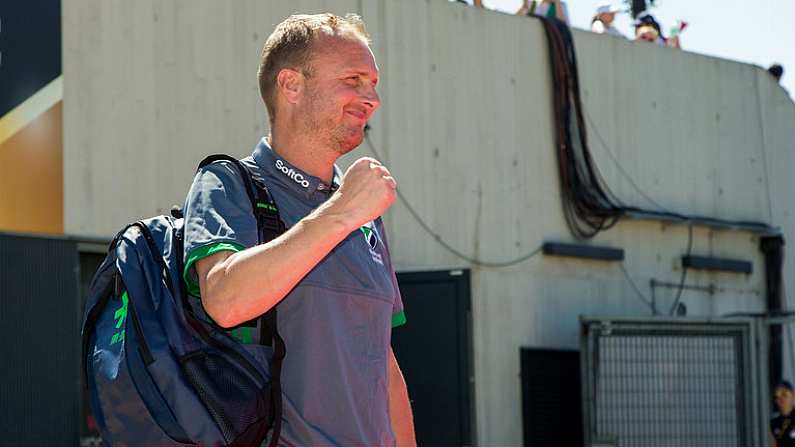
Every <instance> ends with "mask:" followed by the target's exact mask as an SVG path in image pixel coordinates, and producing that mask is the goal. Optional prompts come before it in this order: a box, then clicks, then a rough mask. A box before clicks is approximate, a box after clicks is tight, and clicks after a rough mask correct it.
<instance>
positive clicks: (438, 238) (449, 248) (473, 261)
mask: <svg viewBox="0 0 795 447" xmlns="http://www.w3.org/2000/svg"><path fill="white" fill-rule="evenodd" d="M369 130H370V126H369V124H368V125H367V126H366V127H365V134H364V139H365V141H367V146H369V147H370V150H371V151H372V152H373V155H375V156H376V158H378V159H380V160H382V158H381V154H379V153H378V151H377V150H376V149H375V146H374V145H373V142H372V141H371V140H370V134H369ZM396 192H397V196H398V199H399V200H400V201H401V203H403V205H404V206H405V207H406V209H407V210H408V211H409V213H410V214H411V216H412V217H414V220H416V221H417V223H418V224H419V225H420V227H422V229H423V230H425V232H426V233H428V234H429V235H431V237H433V239H434V240H435V241H436V242H437V243H438V244H439V245H441V246H442V247H444V248H445V249H446V250H447V251H449V252H450V253H452V254H454V255H455V256H457V257H459V258H461V259H463V260H465V261H467V262H469V263H471V264H473V265H477V266H481V267H494V268H499V267H510V266H512V265H516V264H519V263H522V262H524V261H526V260H528V259H530V258H532V257H533V256H535V255H537V254H539V253H541V246H538V247H537V248H536V249H534V250H532V251H530V252H529V253H526V254H524V255H521V256H519V257H517V258H514V259H512V260H510V261H500V262H495V261H484V260H481V259H478V258H473V257H471V256H467V255H465V254H464V253H462V252H461V251H459V250H457V249H456V248H455V247H453V246H452V245H450V244H448V243H447V242H445V241H444V239H442V236H441V235H439V233H437V232H435V231H433V229H432V228H431V227H430V225H428V224H427V223H426V222H425V220H424V219H423V218H422V217H421V216H420V215H419V213H417V211H416V210H415V209H414V207H413V206H411V203H409V201H408V199H406V197H405V196H403V193H401V192H400V189H397V191H396Z"/></svg>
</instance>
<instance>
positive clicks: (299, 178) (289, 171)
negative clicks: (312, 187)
mask: <svg viewBox="0 0 795 447" xmlns="http://www.w3.org/2000/svg"><path fill="white" fill-rule="evenodd" d="M276 169H278V170H280V171H282V172H283V173H284V175H286V176H287V177H290V178H291V179H293V181H295V183H298V184H299V185H301V186H303V187H304V188H309V180H307V179H305V178H304V176H303V174H301V173H300V172H295V169H293V168H288V167H287V166H285V165H284V162H282V161H281V160H276Z"/></svg>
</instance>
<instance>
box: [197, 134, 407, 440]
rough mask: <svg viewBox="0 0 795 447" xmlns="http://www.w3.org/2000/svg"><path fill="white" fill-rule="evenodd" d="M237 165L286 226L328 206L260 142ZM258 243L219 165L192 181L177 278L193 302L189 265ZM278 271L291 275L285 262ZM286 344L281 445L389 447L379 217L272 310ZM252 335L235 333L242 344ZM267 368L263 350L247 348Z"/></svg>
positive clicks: (388, 277)
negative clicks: (260, 182)
mask: <svg viewBox="0 0 795 447" xmlns="http://www.w3.org/2000/svg"><path fill="white" fill-rule="evenodd" d="M243 162H244V163H246V164H247V165H248V166H250V167H252V168H254V169H255V170H256V171H257V172H258V173H259V174H260V175H261V176H262V178H264V180H265V182H266V184H267V185H268V189H269V191H270V192H271V195H272V196H273V200H274V201H275V202H276V205H277V206H278V208H279V213H280V214H281V218H282V220H283V221H284V223H285V224H286V225H287V226H288V227H291V226H293V225H295V224H296V223H297V222H298V221H299V220H301V219H302V218H304V217H305V216H306V215H308V214H309V213H310V212H311V211H312V210H314V209H315V208H317V207H318V206H319V205H320V204H321V203H323V202H324V201H326V200H327V199H328V198H329V197H330V196H331V194H332V193H333V190H335V189H336V186H337V185H338V182H339V170H338V169H337V168H336V167H335V176H334V177H335V181H334V182H333V185H326V184H324V183H323V182H322V181H320V179H318V178H317V177H313V176H310V175H308V174H306V173H305V172H303V171H301V170H300V169H298V168H297V167H295V166H292V165H290V164H289V163H288V162H287V161H285V160H284V159H282V158H281V157H279V156H278V155H277V154H276V153H275V152H274V151H273V150H272V149H271V148H270V147H269V146H268V144H267V143H266V142H265V139H263V140H262V141H260V143H259V144H258V145H257V147H256V148H255V149H254V153H253V154H252V156H250V157H247V158H245V159H243ZM256 243H257V224H256V221H255V218H254V214H253V211H252V209H251V202H250V201H249V198H248V196H247V195H246V192H245V189H244V184H243V181H242V180H241V179H240V178H239V176H238V174H237V171H236V170H235V168H234V166H232V165H231V164H230V163H228V162H220V163H215V164H213V165H210V166H208V167H206V168H204V169H202V170H201V171H200V172H199V173H197V174H196V177H195V179H194V181H193V185H192V186H191V189H190V192H189V193H188V197H187V199H186V204H185V260H186V263H185V264H186V267H185V280H186V283H187V284H188V289H189V291H190V292H191V294H193V295H196V296H198V294H199V290H198V286H197V281H196V273H195V269H194V268H193V267H194V264H195V262H196V261H197V260H199V259H201V258H203V257H205V256H209V255H211V254H213V253H216V252H218V251H224V250H228V251H240V250H243V249H245V248H248V247H252V246H254V245H256ZM283 267H284V268H290V267H289V266H287V265H285V266H283ZM278 311H279V312H278V325H279V332H280V333H281V335H282V337H283V338H284V341H285V345H286V347H287V356H286V357H285V359H284V362H283V366H282V373H281V380H282V391H283V394H284V399H283V402H284V420H283V425H282V434H281V441H280V443H279V445H280V446H290V447H293V446H295V447H308V446H313V447H314V446H335V447H336V446H346V447H350V446H363V447H364V446H366V447H373V446H389V447H392V446H393V445H394V444H395V439H394V435H393V433H392V428H391V424H390V420H389V414H388V396H387V354H388V352H389V347H390V339H391V329H392V327H393V326H397V325H400V324H403V323H404V322H405V316H404V314H403V303H402V301H401V298H400V291H399V290H398V286H397V280H396V278H395V272H394V269H393V268H392V262H391V260H390V257H389V251H388V247H387V244H386V239H385V233H384V228H383V224H382V222H381V219H380V218H379V219H377V220H376V221H374V222H371V223H369V224H367V225H365V226H363V227H362V228H360V229H357V230H356V231H354V232H352V233H351V234H350V235H348V237H347V238H345V240H344V241H342V242H341V243H340V244H339V245H338V246H337V247H336V248H334V250H332V252H331V253H330V254H329V255H328V256H326V257H325V258H324V259H323V260H322V261H320V263H319V264H318V265H317V266H316V267H315V268H314V269H312V270H311V271H310V272H309V274H307V275H306V276H305V277H304V279H302V280H301V282H299V283H298V285H297V286H296V287H295V288H294V289H293V290H292V291H291V292H290V293H289V294H287V296H286V297H285V298H284V300H282V301H281V302H280V303H279V304H278ZM253 331H255V330H254V329H250V328H239V329H237V330H236V331H235V332H234V335H236V336H237V337H238V338H239V339H240V340H241V341H243V342H244V343H251V342H252V341H255V340H258V338H257V336H256V335H255V334H254V333H253ZM247 347H248V348H250V349H249V350H250V351H252V352H255V353H257V352H259V353H260V355H257V357H258V359H259V360H260V361H262V362H264V364H267V362H268V359H269V355H270V351H269V350H267V348H265V347H261V346H255V345H248V346H247Z"/></svg>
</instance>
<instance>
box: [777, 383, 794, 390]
mask: <svg viewBox="0 0 795 447" xmlns="http://www.w3.org/2000/svg"><path fill="white" fill-rule="evenodd" d="M776 388H784V389H785V390H787V391H790V392H792V391H793V389H792V384H791V383H789V382H788V381H786V380H782V381H781V382H779V383H778V385H776Z"/></svg>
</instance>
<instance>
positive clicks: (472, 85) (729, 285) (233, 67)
mask: <svg viewBox="0 0 795 447" xmlns="http://www.w3.org/2000/svg"><path fill="white" fill-rule="evenodd" d="M327 10H329V11H333V12H336V13H345V12H358V13H360V14H362V15H363V17H364V19H365V21H366V22H367V24H368V28H369V30H370V32H371V34H372V37H373V49H374V52H375V54H376V58H377V60H378V63H379V66H380V69H381V78H382V80H381V82H382V83H381V87H380V93H381V95H382V99H383V105H382V108H381V110H380V111H379V112H377V114H376V115H375V117H374V118H373V120H372V122H371V124H372V126H373V130H372V133H371V136H372V140H373V143H374V145H375V147H376V149H377V150H378V152H379V153H380V155H381V158H382V161H383V162H384V163H385V164H386V165H387V166H388V167H389V168H390V169H391V171H392V172H393V174H394V175H395V177H396V178H397V180H398V183H399V188H400V191H401V192H402V194H403V195H404V196H405V197H406V199H407V200H408V202H409V203H410V205H411V206H412V207H413V208H414V209H416V211H417V213H418V214H419V215H420V216H422V218H423V219H424V221H425V222H426V223H427V225H428V226H430V227H431V228H432V229H433V231H434V232H436V233H437V234H438V235H439V237H440V238H441V240H443V241H444V242H445V243H447V244H449V245H451V246H452V247H454V248H455V249H457V250H459V251H461V252H463V253H465V254H467V255H468V256H469V257H472V258H476V259H479V260H485V261H505V260H510V259H514V258H517V257H520V256H522V255H523V254H526V253H529V252H531V251H533V250H535V249H536V248H537V247H539V246H540V244H541V243H542V242H543V241H570V240H571V239H572V237H571V235H570V233H569V231H568V229H567V227H566V225H565V221H564V217H563V214H562V212H561V202H560V188H559V182H558V176H557V166H556V161H555V153H554V146H553V143H554V141H553V122H552V114H551V107H552V105H551V95H550V87H551V85H550V84H551V83H550V75H549V65H548V55H547V50H546V38H545V36H544V33H543V29H542V27H541V25H540V23H539V22H538V21H536V20H533V19H529V18H523V17H514V16H509V15H504V14H500V13H495V12H491V11H485V10H478V9H474V8H467V7H464V6H462V5H460V4H456V3H448V2H446V1H442V0H435V1H430V0H428V1H420V0H402V1H398V0H370V1H353V0H351V1H346V0H328V1H323V0H300V1H291V2H276V1H255V0H243V1H239V2H235V3H234V6H233V7H232V6H230V4H228V3H220V2H214V1H210V0H192V1H188V0H167V1H166V0H164V1H155V0H143V1H138V2H135V3H131V2H123V1H120V0H113V1H101V0H88V1H83V2H65V3H64V5H63V21H64V24H63V29H64V67H63V72H64V79H65V80H64V110H65V112H64V123H65V124H64V126H65V129H64V154H65V156H64V175H65V210H66V211H65V213H66V216H65V231H66V233H67V234H76V235H89V236H105V237H107V236H110V235H112V234H113V233H114V232H115V231H116V230H117V229H118V228H120V227H121V226H122V225H123V224H125V223H126V222H128V221H132V220H135V219H137V218H139V217H140V216H146V215H152V214H156V213H162V212H164V211H166V210H168V208H169V207H170V206H171V205H172V204H173V203H181V202H182V201H183V200H184V195H185V193H186V191H187V187H188V185H189V183H190V180H191V178H192V174H193V169H194V166H195V165H196V164H197V163H198V161H199V160H200V159H201V158H203V157H204V156H205V155H207V154H210V153H215V152H228V153H232V154H235V155H239V156H243V155H246V154H247V153H249V152H250V150H251V148H252V147H253V145H254V144H255V143H256V141H257V140H258V139H259V138H260V137H261V136H262V135H263V134H264V133H265V132H267V128H266V125H265V123H266V116H265V112H264V107H263V106H262V104H261V102H260V99H259V94H258V91H257V84H256V68H257V64H258V55H259V51H260V49H261V45H262V43H263V41H264V39H265V38H266V37H267V35H268V34H269V32H270V31H271V30H272V28H273V26H274V25H275V24H276V23H278V22H279V21H281V19H283V18H284V17H285V16H287V15H289V14H290V13H292V12H295V11H302V12H320V11H327ZM575 41H576V45H577V54H578V58H579V64H580V77H581V87H582V91H583V101H584V105H585V108H586V110H587V115H588V116H589V123H588V131H589V140H590V142H591V148H592V153H593V157H594V159H595V161H596V163H597V165H598V166H599V168H600V170H601V172H602V174H603V176H604V178H605V180H606V181H607V183H608V184H609V185H610V186H611V188H612V189H613V191H614V192H615V193H616V195H617V196H618V197H620V198H621V199H622V200H624V201H625V202H627V203H630V204H635V205H639V206H643V207H648V208H653V207H658V206H660V207H663V208H666V209H669V210H673V211H676V212H680V213H689V214H698V215H708V216H712V217H719V218H725V219H744V220H759V221H764V222H768V223H770V224H772V225H775V226H778V227H780V228H781V230H782V232H783V234H784V236H785V237H792V235H795V216H793V214H792V213H793V212H794V211H795V206H793V202H792V200H791V199H790V185H789V179H790V177H791V176H790V175H789V171H791V170H792V169H793V168H795V158H793V157H795V154H794V151H793V149H795V148H793V147H792V146H793V143H792V141H793V137H795V126H793V124H795V105H794V104H793V102H792V100H791V99H790V98H789V96H788V95H787V93H786V92H785V91H784V90H783V89H782V88H781V87H780V86H778V85H777V84H776V83H775V82H774V81H773V79H772V78H771V77H770V76H769V75H768V74H767V73H766V72H765V71H764V70H762V69H760V68H758V67H753V66H750V65H744V64H740V63H736V62H731V61H726V60H720V59H715V58H710V57H704V56H699V55H695V54H692V53H688V52H683V51H677V50H673V49H668V48H658V47H655V46H652V45H647V44H643V43H633V42H630V41H627V40H623V39H619V38H614V37H610V36H600V35H594V34H591V33H587V32H582V31H576V32H575ZM363 155H372V152H371V149H370V148H368V147H367V146H366V145H363V147H362V148H360V149H359V150H358V151H356V152H354V154H353V155H352V157H358V156H363ZM351 160H353V158H351V157H350V156H349V158H348V159H347V160H346V161H345V162H343V164H347V162H350V161H351ZM619 166H620V167H619ZM638 190H640V191H642V193H641V192H639V191H638ZM643 195H647V196H649V197H651V198H652V199H653V201H654V202H656V204H652V203H650V202H649V201H647V200H646V199H645V198H644V197H643ZM386 218H387V225H388V227H389V228H390V235H389V236H390V242H391V244H390V245H391V247H392V250H393V256H394V259H395V262H396V264H397V265H398V266H399V267H400V268H401V269H402V270H429V269H440V268H447V267H468V268H471V269H472V306H473V320H474V321H473V322H474V327H473V334H474V358H475V400H476V420H477V424H476V432H477V439H478V445H480V446H514V445H520V444H521V440H522V433H521V396H520V389H521V388H520V384H519V369H520V367H519V347H520V346H531V347H546V348H577V346H578V321H577V319H578V317H579V316H580V315H582V314H588V315H624V316H643V315H649V314H650V311H649V308H648V306H647V305H646V304H644V303H643V302H642V301H641V299H640V298H639V297H638V296H637V294H636V292H635V291H634V290H633V287H632V286H631V284H630V283H629V281H628V280H627V276H628V277H629V278H632V279H633V280H634V282H635V283H636V284H637V287H638V288H639V289H640V291H641V292H642V293H643V295H644V296H645V299H648V298H649V297H650V290H649V280H650V279H651V278H656V279H657V280H662V281H669V282H674V283H675V282H678V281H679V278H680V275H681V268H680V267H679V257H680V256H681V255H683V254H684V253H685V251H686V248H687V241H688V229H687V227H685V226H681V225H672V224H666V223H659V222H651V221H622V222H620V223H619V224H618V225H617V226H616V227H615V228H613V229H611V230H609V231H606V232H604V233H602V234H600V235H599V236H598V237H597V238H596V239H595V240H594V241H593V243H594V244H598V245H608V246H615V247H623V248H624V249H625V250H626V260H625V261H624V263H623V267H621V266H619V265H616V264H599V263H595V262H585V261H578V260H569V259H562V258H552V257H543V256H541V255H538V256H535V257H532V258H531V259H529V260H527V261H525V262H521V263H518V264H516V265H513V266H510V267H506V268H486V267H480V266H478V265H477V264H476V263H472V262H470V261H467V260H464V259H460V258H458V257H457V256H455V255H453V254H452V253H451V252H450V251H448V250H446V249H445V248H443V247H442V246H441V245H440V244H439V243H438V241H437V239H436V238H435V237H434V236H431V235H429V234H428V233H426V232H425V231H424V230H423V229H422V228H421V226H420V225H419V224H418V223H417V222H416V220H415V219H414V218H413V217H412V215H411V214H410V213H409V212H408V209H407V207H406V205H405V204H404V203H401V202H398V203H396V204H395V205H394V206H393V207H392V209H391V210H390V211H389V212H388V214H387V216H386ZM758 243H759V241H758V237H757V236H755V235H752V234H749V233H744V232H737V231H722V230H714V229H710V228H705V227H695V228H694V238H693V253H694V254H699V255H713V256H723V257H730V258H740V259H746V260H750V261H752V262H753V266H754V273H753V274H751V275H747V276H745V275H731V274H716V273H705V272H697V271H691V272H688V275H687V281H686V282H687V283H688V284H696V285H709V284H714V285H715V286H717V292H716V293H715V294H713V295H710V294H706V293H702V292H698V291H685V293H684V294H683V302H684V303H685V304H686V305H687V308H688V314H689V315H698V316H719V315H723V314H726V313H728V312H735V311H761V310H763V309H764V302H765V300H764V265H763V263H762V257H761V256H760V253H759V251H758ZM792 246H793V245H792V243H790V244H789V245H787V247H786V249H787V251H788V253H792V251H791V250H792ZM789 258H790V259H792V258H793V256H792V255H790V256H789ZM622 268H624V269H625V272H624V271H622ZM625 273H626V275H625ZM785 279H786V283H787V286H789V287H788V288H789V289H790V290H792V289H793V287H795V263H792V262H789V263H785ZM656 292H657V293H656V298H657V299H658V302H659V308H660V309H662V310H664V311H667V310H668V308H669V307H670V305H671V302H672V300H673V297H674V295H675V292H676V291H675V290H672V289H657V291H656ZM407 316H408V318H409V321H410V320H411V309H407Z"/></svg>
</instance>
